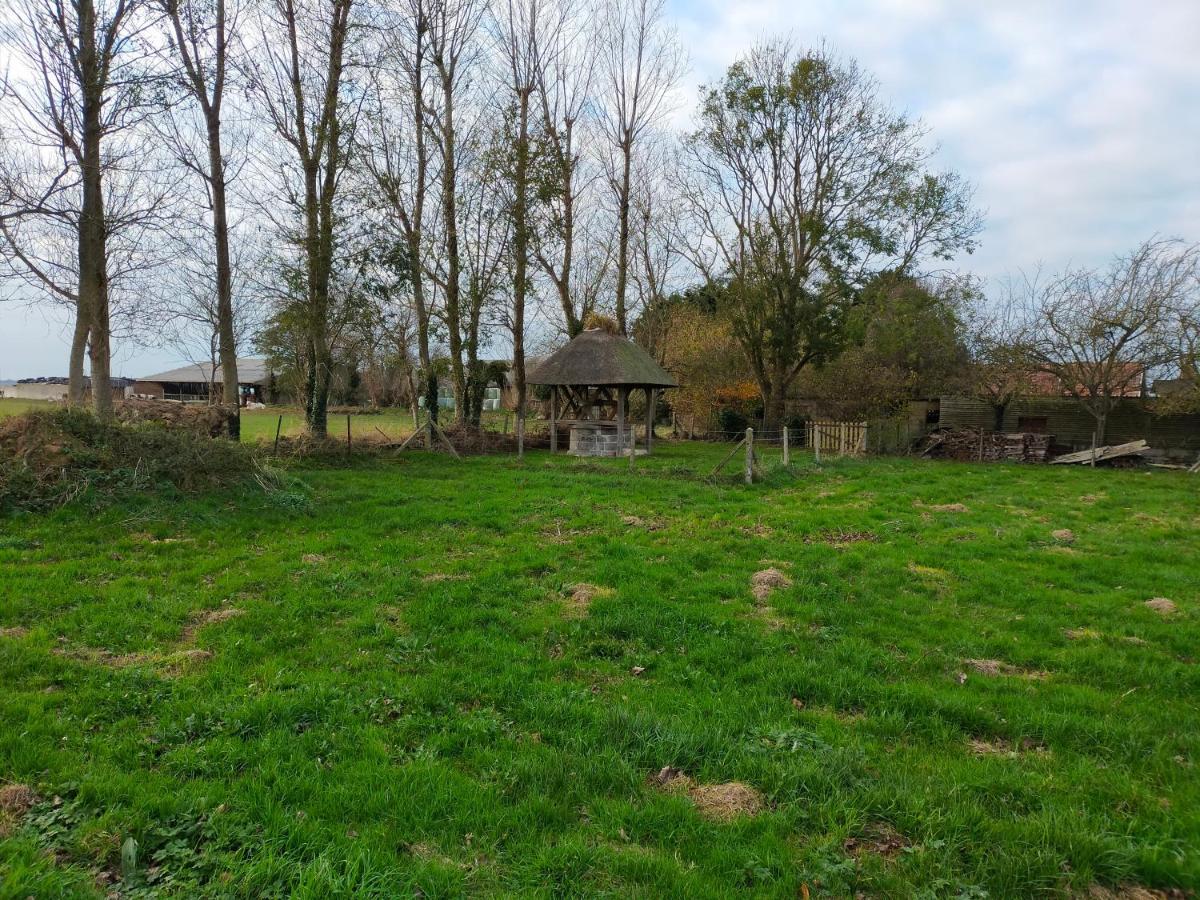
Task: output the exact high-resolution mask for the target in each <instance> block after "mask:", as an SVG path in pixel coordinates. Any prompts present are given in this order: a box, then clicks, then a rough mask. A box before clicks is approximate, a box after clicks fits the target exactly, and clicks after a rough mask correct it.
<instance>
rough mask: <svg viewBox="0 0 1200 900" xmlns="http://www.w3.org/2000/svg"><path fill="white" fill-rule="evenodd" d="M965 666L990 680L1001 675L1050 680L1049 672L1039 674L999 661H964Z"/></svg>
mask: <svg viewBox="0 0 1200 900" xmlns="http://www.w3.org/2000/svg"><path fill="white" fill-rule="evenodd" d="M963 665H964V666H966V667H967V668H969V669H974V670H975V671H976V672H978V673H979V674H980V675H986V676H987V677H988V678H996V677H998V676H1000V675H1009V676H1012V677H1016V678H1032V679H1035V680H1040V679H1042V678H1049V677H1050V673H1049V672H1039V671H1035V670H1032V669H1022V668H1020V667H1019V666H1014V665H1010V664H1009V663H1006V662H1001V661H1000V660H998V659H964V660H963Z"/></svg>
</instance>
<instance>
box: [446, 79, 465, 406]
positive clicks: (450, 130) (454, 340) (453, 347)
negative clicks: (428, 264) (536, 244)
mask: <svg viewBox="0 0 1200 900" xmlns="http://www.w3.org/2000/svg"><path fill="white" fill-rule="evenodd" d="M441 81H442V101H443V105H444V108H443V111H442V218H443V219H445V223H444V224H445V228H446V324H447V326H448V328H449V331H450V340H449V343H450V381H451V383H452V384H453V385H454V421H455V422H462V421H464V418H465V416H466V410H465V409H464V408H463V407H464V405H465V402H466V393H467V391H466V388H467V384H466V373H465V372H464V370H463V342H462V330H461V329H462V322H461V321H460V320H459V319H460V315H461V308H460V307H461V303H460V285H459V278H460V275H461V273H462V260H461V257H460V254H459V247H458V198H457V196H456V194H455V191H456V190H457V188H458V171H457V159H456V157H457V148H456V147H455V145H454V142H455V140H457V138H456V136H455V133H454V81H453V79H452V78H451V76H450V75H449V73H448V72H447V71H446V70H445V69H443V70H442V72H441Z"/></svg>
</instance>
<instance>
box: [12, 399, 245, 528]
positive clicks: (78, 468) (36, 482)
mask: <svg viewBox="0 0 1200 900" xmlns="http://www.w3.org/2000/svg"><path fill="white" fill-rule="evenodd" d="M122 408H123V407H122ZM120 414H121V413H120V409H119V410H118V416H119V415H120ZM254 475H261V467H260V466H259V464H258V460H257V457H256V456H255V453H254V451H253V450H251V449H250V448H248V447H245V446H242V445H241V444H236V443H234V442H232V441H227V440H214V439H212V438H211V437H210V436H209V435H208V433H207V431H206V430H205V429H203V428H192V427H190V426H184V425H175V424H167V423H163V422H159V421H147V420H142V419H137V420H135V421H133V422H122V421H120V420H119V419H118V420H115V421H112V422H101V421H100V420H99V419H97V418H96V417H95V416H93V415H92V414H91V413H90V412H87V411H85V410H81V409H71V408H63V409H52V410H39V411H36V412H31V413H26V414H25V415H21V416H13V417H11V418H9V419H6V420H4V421H3V422H0V511H3V510H4V509H5V508H20V509H51V508H54V507H57V506H62V505H63V504H65V503H69V502H71V501H72V500H75V499H77V498H79V497H81V496H84V495H86V494H91V495H93V496H101V497H110V496H116V495H127V494H129V493H131V492H133V491H149V490H155V489H158V488H162V487H167V486H170V487H174V488H177V489H179V490H185V491H193V490H201V489H205V488H209V487H213V486H216V485H219V484H224V483H230V482H234V481H238V480H241V479H244V478H248V477H250V476H254Z"/></svg>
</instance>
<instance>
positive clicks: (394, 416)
mask: <svg viewBox="0 0 1200 900" xmlns="http://www.w3.org/2000/svg"><path fill="white" fill-rule="evenodd" d="M54 405H55V404H52V403H50V402H49V401H48V400H17V399H15V398H12V397H0V419H3V418H4V417H5V416H15V415H20V414H21V413H25V412H29V411H31V410H36V409H51V408H52V407H53V406H54ZM280 416H282V417H283V422H282V424H281V426H280V434H282V435H284V436H285V437H294V436H296V435H298V434H300V433H301V432H303V431H304V413H303V411H301V410H300V409H298V408H296V407H292V406H280V407H269V408H267V409H246V410H242V440H243V441H245V442H247V443H255V442H257V441H263V442H266V443H270V442H271V441H273V440H274V439H275V426H276V425H277V424H280V422H279V417H280ZM488 422H489V424H492V425H493V427H503V414H500V415H499V416H497V415H496V414H492V413H489V414H488ZM510 427H511V426H510ZM380 431H382V432H383V433H384V434H385V435H386V436H387V437H388V438H391V439H393V440H395V439H396V438H402V437H405V436H407V435H409V434H411V433H412V414H411V413H409V412H408V411H407V410H403V409H386V410H383V411H382V412H379V413H374V414H367V415H351V416H350V435H351V440H353V439H354V438H371V439H375V440H377V439H379V438H380V434H379V432H380ZM329 433H330V435H331V436H333V437H336V438H338V439H339V440H345V438H346V416H345V414H344V413H343V414H341V415H337V414H331V415H330V416H329Z"/></svg>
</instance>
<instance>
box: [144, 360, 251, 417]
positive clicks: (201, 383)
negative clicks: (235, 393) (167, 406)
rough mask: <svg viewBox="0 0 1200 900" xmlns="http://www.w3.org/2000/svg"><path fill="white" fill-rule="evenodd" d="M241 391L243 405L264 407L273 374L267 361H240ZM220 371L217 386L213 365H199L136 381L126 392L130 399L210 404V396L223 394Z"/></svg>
mask: <svg viewBox="0 0 1200 900" xmlns="http://www.w3.org/2000/svg"><path fill="white" fill-rule="evenodd" d="M237 365H238V388H239V393H240V398H241V399H240V402H241V404H242V405H243V406H244V405H245V404H246V403H249V402H254V403H262V402H263V400H264V398H265V396H266V392H267V387H268V385H269V384H270V381H271V371H270V369H269V368H268V367H267V363H266V360H263V359H239V360H238V361H237ZM220 380H221V375H220V369H219V368H218V369H217V373H216V379H215V385H214V377H213V365H212V364H211V363H198V364H195V365H191V366H183V367H181V368H178V369H171V370H170V371H169V372H159V373H158V374H157V375H146V376H144V377H142V378H139V379H138V380H137V381H135V382H134V383H133V384H132V385H131V386H130V387H129V388H128V389H127V390H126V392H125V396H126V397H129V398H140V399H150V400H177V401H179V402H181V403H207V402H208V398H209V394H210V393H213V392H214V391H215V392H216V393H220V390H221V383H220Z"/></svg>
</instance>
